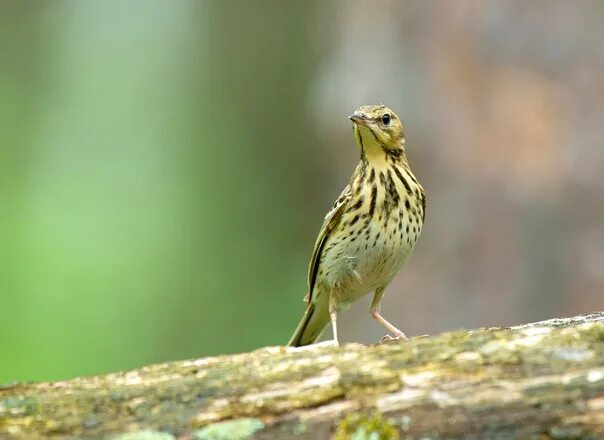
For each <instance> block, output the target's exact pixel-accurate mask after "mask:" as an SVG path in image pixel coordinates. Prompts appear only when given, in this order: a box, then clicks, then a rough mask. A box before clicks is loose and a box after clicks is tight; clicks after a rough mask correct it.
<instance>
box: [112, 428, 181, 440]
mask: <svg viewBox="0 0 604 440" xmlns="http://www.w3.org/2000/svg"><path fill="white" fill-rule="evenodd" d="M112 440H174V436H173V435H172V434H169V433H167V432H159V431H152V430H150V429H146V430H143V431H134V432H128V433H125V434H120V435H118V436H115V437H112Z"/></svg>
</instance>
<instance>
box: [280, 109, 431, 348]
mask: <svg viewBox="0 0 604 440" xmlns="http://www.w3.org/2000/svg"><path fill="white" fill-rule="evenodd" d="M349 119H350V120H351V121H352V123H353V132H354V138H355V140H356V143H357V145H358V146H359V148H360V150H361V160H360V161H359V164H358V165H357V167H356V169H355V171H354V173H353V175H352V177H351V179H350V182H349V184H348V185H347V186H346V188H344V191H342V194H341V195H340V197H338V199H337V200H336V202H335V204H334V206H333V208H332V209H331V211H329V212H328V213H327V216H326V217H325V220H324V222H323V226H322V228H321V231H320V232H319V236H318V237H317V241H316V242H315V247H314V250H313V253H312V258H311V259H310V267H309V271H308V288H309V290H308V294H307V295H306V298H305V301H306V302H307V307H306V311H305V312H304V316H303V317H302V320H301V321H300V323H299V324H298V327H297V328H296V331H295V333H294V335H293V336H292V338H291V340H290V341H289V345H290V346H296V347H298V346H302V345H308V344H312V343H314V342H315V341H316V340H317V339H318V338H319V337H320V336H321V333H322V332H323V330H324V329H325V327H327V325H328V324H329V322H330V320H331V326H332V330H333V339H334V340H335V342H336V343H337V342H338V328H337V315H338V312H339V311H341V310H343V309H345V308H347V307H348V306H349V305H350V304H351V303H352V302H353V301H354V300H356V299H358V298H360V297H361V296H363V295H366V294H368V293H370V292H375V293H374V295H373V301H372V303H371V316H372V317H373V318H374V319H375V320H376V321H377V322H379V323H380V324H381V325H383V326H384V327H385V328H386V330H387V331H388V332H389V333H390V334H392V337H394V338H396V339H406V336H405V334H404V333H403V332H402V331H400V330H399V329H398V328H397V327H395V326H394V325H392V324H391V323H390V322H388V321H387V320H386V319H385V318H384V317H383V316H382V314H381V312H380V307H381V302H382V297H383V295H384V290H385V289H386V287H387V286H388V284H390V282H391V281H392V279H393V278H394V276H395V275H396V273H397V272H398V271H399V270H400V269H401V267H402V266H403V265H404V264H405V262H406V261H407V260H408V259H409V257H410V256H411V253H412V252H413V248H414V247H415V243H416V241H417V238H418V237H419V234H420V232H421V229H422V225H423V223H424V215H425V212H426V197H425V193H424V190H423V188H422V187H421V185H420V184H419V182H418V181H417V179H416V178H415V176H414V175H413V173H412V172H411V168H410V166H409V162H408V161H407V156H406V154H405V138H404V133H403V125H402V123H401V121H400V119H399V118H398V116H397V115H396V114H395V113H394V112H393V111H392V110H390V109H389V108H387V107H385V106H383V105H367V106H363V107H360V108H359V109H358V110H356V111H355V112H354V113H353V114H352V115H350V116H349Z"/></svg>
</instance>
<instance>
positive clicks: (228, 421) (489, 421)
mask: <svg viewBox="0 0 604 440" xmlns="http://www.w3.org/2000/svg"><path fill="white" fill-rule="evenodd" d="M332 437H335V438H337V439H345V438H354V439H379V438H385V439H387V438H394V439H396V438H401V439H429V438H430V439H479V438H480V439H485V438H486V439H516V438H532V439H578V438H581V439H604V312H600V313H593V314H590V315H584V316H578V317H574V318H566V319H555V320H550V321H544V322H540V323H535V324H528V325H523V326H518V327H512V328H507V329H502V328H490V329H480V330H473V331H456V332H451V333H445V334H440V335H436V336H431V337H421V338H416V339H413V340H411V341H408V342H392V343H387V344H383V345H378V346H375V347H365V346H361V345H356V344H349V345H346V346H343V347H334V346H328V345H325V344H323V345H317V346H311V347H307V348H304V349H293V348H285V347H268V348H263V349H260V350H257V351H254V352H251V353H245V354H239V355H232V356H218V357H213V358H205V359H197V360H190V361H181V362H171V363H167V364H161V365H152V366H148V367H144V368H141V369H139V370H134V371H130V372H124V373H116V374H109V375H106V376H98V377H88V378H77V379H73V380H68V381H64V382H56V383H36V384H13V385H6V386H4V387H0V438H2V439H4V438H16V439H32V440H35V439H42V438H51V439H63V438H85V439H88V438H103V439H105V438H107V439H120V440H127V439H128V440H133V439H147V440H152V439H157V440H173V439H175V438H178V439H229V440H232V439H247V438H259V439H268V438H271V439H273V438H278V439H290V438H291V439H321V438H332Z"/></svg>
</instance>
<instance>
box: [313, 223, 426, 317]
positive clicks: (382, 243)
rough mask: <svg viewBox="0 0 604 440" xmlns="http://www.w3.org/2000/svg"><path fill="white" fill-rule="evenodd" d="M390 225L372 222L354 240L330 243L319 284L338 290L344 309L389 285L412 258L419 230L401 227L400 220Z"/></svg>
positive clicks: (339, 240) (340, 302)
mask: <svg viewBox="0 0 604 440" xmlns="http://www.w3.org/2000/svg"><path fill="white" fill-rule="evenodd" d="M393 215H396V216H397V215H398V213H393ZM388 225H389V226H388V227H386V226H385V224H384V222H371V223H370V224H368V225H367V226H366V227H364V228H363V229H362V230H361V232H360V233H359V234H354V235H353V237H347V236H344V237H337V236H334V237H332V240H333V241H334V243H333V245H332V246H329V245H330V243H326V246H325V249H326V250H325V253H324V255H323V256H322V265H323V270H322V271H321V272H322V273H320V274H319V277H318V279H317V282H318V283H319V285H322V286H323V287H324V288H326V289H329V290H331V289H334V292H335V294H336V295H337V296H338V299H339V301H338V303H339V305H340V307H345V306H346V305H347V303H349V302H351V301H354V300H355V299H357V298H359V297H360V296H363V295H365V294H367V293H369V292H372V291H374V290H375V289H376V288H378V287H380V286H385V285H387V284H388V283H389V282H390V281H391V280H392V278H394V276H395V275H396V273H397V272H398V271H399V270H400V269H401V267H402V266H403V265H404V264H405V262H406V261H407V259H408V258H409V256H410V255H411V252H412V251H413V247H414V245H415V241H416V239H417V234H418V233H419V231H417V233H415V234H414V233H413V231H410V233H407V232H406V228H405V227H403V228H399V227H398V217H397V219H396V221H390V222H388Z"/></svg>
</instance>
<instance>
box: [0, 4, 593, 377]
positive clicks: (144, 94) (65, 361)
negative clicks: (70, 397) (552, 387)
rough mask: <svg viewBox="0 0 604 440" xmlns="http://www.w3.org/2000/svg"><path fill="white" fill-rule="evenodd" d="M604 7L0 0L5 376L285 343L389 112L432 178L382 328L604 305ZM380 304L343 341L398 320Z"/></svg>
mask: <svg viewBox="0 0 604 440" xmlns="http://www.w3.org/2000/svg"><path fill="white" fill-rule="evenodd" d="M603 22H604V2H600V1H581V2H566V1H545V0H541V1H534V2H508V1H492V2H479V1H457V2H436V1H422V0H416V1H410V2H409V1H406V2H391V1H379V2H362V1H355V2H341V1H339V2H335V1H332V2H320V1H316V2H310V1H309V2H281V1H274V2H246V1H240V2H229V1H223V2H201V1H172V2H165V1H157V0H146V1H142V0H141V1H75V0H74V1H58V0H57V1H27V2H25V1H17V0H13V1H5V2H2V3H0V295H1V303H0V356H1V358H0V382H7V381H12V380H53V379H61V378H68V377H72V376H76V375H89V374H96V373H102V372H108V371H114V370H123V369H128V368H134V367H137V366H141V365H144V364H148V363H153V362H161V361H166V360H174V359H182V358H191V357H198V356H206V355H213V354H219V353H232V352H238V351H244V350H251V349H254V348H257V347H260V346H265V345H271V344H272V345H276V344H283V343H285V342H286V341H287V339H288V338H289V336H290V333H291V331H292V330H293V328H294V327H295V325H296V322H297V320H298V318H299V317H300V316H301V314H302V311H303V307H304V304H303V302H302V297H303V296H304V294H305V292H306V270H307V262H308V258H309V256H310V252H311V250H312V246H313V244H314V239H315V236H316V234H317V232H318V229H319V227H320V225H321V222H322V219H323V216H324V214H325V212H326V211H327V209H328V208H329V207H330V205H331V203H332V201H333V200H334V199H335V198H336V197H337V196H338V194H339V193H340V190H341V189H342V187H343V186H344V185H345V184H346V182H347V179H348V177H349V175H350V174H351V172H352V170H353V167H354V165H355V163H356V161H357V158H358V150H357V148H356V147H355V145H354V143H353V139H352V134H351V127H350V122H349V121H348V120H347V119H346V116H347V115H348V114H350V112H351V111H352V110H354V109H355V108H356V107H357V106H359V105H362V104H369V103H380V102H384V103H386V104H388V105H389V106H391V107H392V108H393V109H395V111H397V112H398V113H399V115H400V116H401V117H402V119H403V120H404V121H405V123H406V131H407V149H408V154H409V156H410V160H411V162H412V164H413V166H414V169H415V170H416V174H417V175H418V176H419V177H420V180H421V181H422V183H423V184H424V187H425V188H426V190H427V193H428V210H427V218H426V225H425V228H424V232H423V236H422V238H421V240H420V241H419V244H418V247H417V249H416V253H415V256H414V258H412V259H411V261H410V263H409V264H408V266H407V267H406V268H405V270H403V272H402V274H401V275H400V276H399V277H397V279H396V280H395V282H394V283H393V284H392V285H391V286H390V288H389V289H388V292H387V294H386V300H385V306H384V311H385V315H386V316H387V317H388V318H390V319H391V320H392V321H393V322H395V323H396V324H398V325H399V326H400V327H401V328H402V329H403V330H405V331H406V332H407V333H408V334H410V335H417V334H423V333H434V332H437V331H442V330H447V329H454V328H459V327H475V326H481V325H509V324H514V323H520V322H524V321H528V320H537V319H545V318H548V317H552V316H556V315H568V314H573V313H580V312H586V311H591V310H596V309H602V308H603V305H604V300H603V298H604V269H603V268H604V225H603V219H604V217H603V214H604V197H603V196H602V194H603V193H604V173H603V172H602V170H603V169H604V151H603V148H604V142H603V141H604V128H603V124H602V121H603V120H604V96H603V95H604V87H603V86H602V84H604V45H603V44H602V41H604V28H603V27H602V23H603ZM368 308H369V298H366V299H365V300H363V301H360V303H359V304H356V305H355V306H353V308H352V309H351V310H350V311H349V312H347V313H345V314H343V315H342V317H341V333H342V334H341V337H342V339H343V340H344V341H361V342H374V341H375V340H377V339H379V338H380V337H381V336H382V335H383V331H382V330H381V328H380V327H379V326H378V325H377V324H375V323H374V322H372V320H371V318H370V316H369V313H368ZM327 336H329V335H327Z"/></svg>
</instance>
